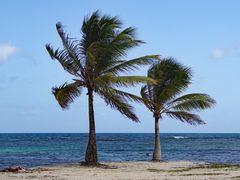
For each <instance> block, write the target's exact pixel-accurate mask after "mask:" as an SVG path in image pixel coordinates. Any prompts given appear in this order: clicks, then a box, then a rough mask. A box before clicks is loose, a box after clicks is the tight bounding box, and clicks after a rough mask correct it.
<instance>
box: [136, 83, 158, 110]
mask: <svg viewBox="0 0 240 180" xmlns="http://www.w3.org/2000/svg"><path fill="white" fill-rule="evenodd" d="M140 94H141V97H142V98H143V100H144V101H143V103H144V104H145V106H146V107H147V108H148V109H149V110H150V111H152V112H153V111H154V105H155V106H157V105H158V104H155V103H154V99H153V97H152V92H151V90H149V86H148V85H145V86H143V87H142V88H141V91H140Z"/></svg>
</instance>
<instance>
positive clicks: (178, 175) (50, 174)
mask: <svg viewBox="0 0 240 180" xmlns="http://www.w3.org/2000/svg"><path fill="white" fill-rule="evenodd" d="M105 164H106V165H109V166H110V167H115V168H112V169H111V168H96V167H94V168H90V167H84V166H80V165H77V164H75V165H61V166H46V167H43V168H46V169H47V170H45V171H34V172H28V173H27V172H25V173H9V172H8V173H0V180H15V179H34V180H36V179H42V180H50V179H51V180H65V179H66V180H81V179H82V180H91V179H98V180H100V179H101V180H112V179H113V180H116V179H119V180H127V179H139V180H146V179H151V180H154V179H156V180H161V179H163V180H167V179H169V180H171V179H172V180H181V179H183V180H190V179H191V180H192V179H194V180H195V179H201V180H206V179H218V180H221V179H235V180H237V179H239V180H240V167H227V168H226V167H225V168H193V169H191V167H197V166H199V164H195V163H192V162H187V161H178V162H120V163H105Z"/></svg>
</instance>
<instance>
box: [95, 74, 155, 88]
mask: <svg viewBox="0 0 240 180" xmlns="http://www.w3.org/2000/svg"><path fill="white" fill-rule="evenodd" d="M140 83H149V84H154V83H156V81H155V80H154V79H151V78H149V77H146V76H113V75H111V74H107V75H102V76H99V77H98V78H96V79H95V80H94V84H97V85H99V86H102V85H109V86H115V87H132V86H136V85H138V84H140Z"/></svg>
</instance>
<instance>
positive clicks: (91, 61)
mask: <svg viewBox="0 0 240 180" xmlns="http://www.w3.org/2000/svg"><path fill="white" fill-rule="evenodd" d="M56 29H57V32H58V34H59V36H60V38H61V41H62V44H63V49H54V48H53V47H52V46H51V45H50V44H47V45H46V49H47V51H48V53H49V55H50V57H51V58H52V59H54V60H57V61H58V62H59V63H60V64H61V65H62V67H63V68H64V69H65V70H66V71H67V72H68V73H69V74H71V75H73V76H75V79H74V80H73V82H72V83H70V84H67V83H64V84H63V85H61V86H59V87H54V88H53V89H52V92H53V94H54V96H55V98H56V100H57V101H58V103H59V104H60V106H61V107H62V108H67V107H68V106H69V104H70V103H72V102H73V101H74V100H75V98H77V97H78V96H80V95H81V91H82V89H83V88H85V89H87V91H88V96H89V112H90V113H89V124H90V136H89V139H90V140H89V144H88V148H87V152H86V157H85V160H86V162H89V163H95V162H97V154H96V143H95V141H96V139H95V124H94V113H93V112H94V111H93V94H94V93H96V94H98V95H100V97H102V98H103V99H104V100H105V102H106V103H107V104H108V105H110V106H111V107H112V108H114V109H117V110H118V111H119V112H120V113H121V114H123V115H125V116H126V117H128V118H130V119H132V120H133V121H138V117H137V116H136V115H135V113H134V111H133V107H132V106H131V105H130V104H129V100H130V101H136V102H143V100H142V98H139V97H137V96H135V95H133V94H130V93H127V92H123V91H121V90H119V89H118V88H120V87H133V86H135V85H137V84H139V83H148V84H151V83H154V82H155V80H153V79H152V78H149V77H145V76H122V75H123V73H127V72H129V71H132V70H136V69H138V68H139V67H140V66H142V65H148V64H151V63H153V62H154V61H155V60H158V59H159V56H158V55H148V56H142V57H138V58H135V59H132V60H125V59H124V58H125V56H126V55H127V53H128V51H129V50H130V49H132V48H134V47H137V46H139V45H140V44H142V43H143V42H142V41H141V40H137V39H136V38H135V29H134V28H132V27H129V28H126V29H123V30H122V23H121V21H120V20H119V19H118V18H117V17H110V16H100V15H99V12H94V13H93V14H92V15H91V16H90V17H86V18H85V19H84V21H83V24H82V28H81V31H82V32H81V33H82V38H81V39H80V40H79V39H73V38H71V37H69V35H68V34H67V33H66V32H65V31H64V28H63V25H62V24H61V23H57V24H56ZM87 156H88V157H87ZM90 156H92V157H90Z"/></svg>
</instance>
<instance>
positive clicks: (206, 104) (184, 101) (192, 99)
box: [168, 93, 216, 111]
mask: <svg viewBox="0 0 240 180" xmlns="http://www.w3.org/2000/svg"><path fill="white" fill-rule="evenodd" d="M215 103H216V101H215V100H214V99H212V98H211V97H210V96H209V95H207V94H200V93H192V94H187V95H184V96H181V97H179V98H177V99H175V100H173V101H171V102H169V103H168V105H169V106H170V108H173V109H175V110H186V111H192V110H197V111H200V110H204V109H207V108H211V107H213V106H214V104H215Z"/></svg>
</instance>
